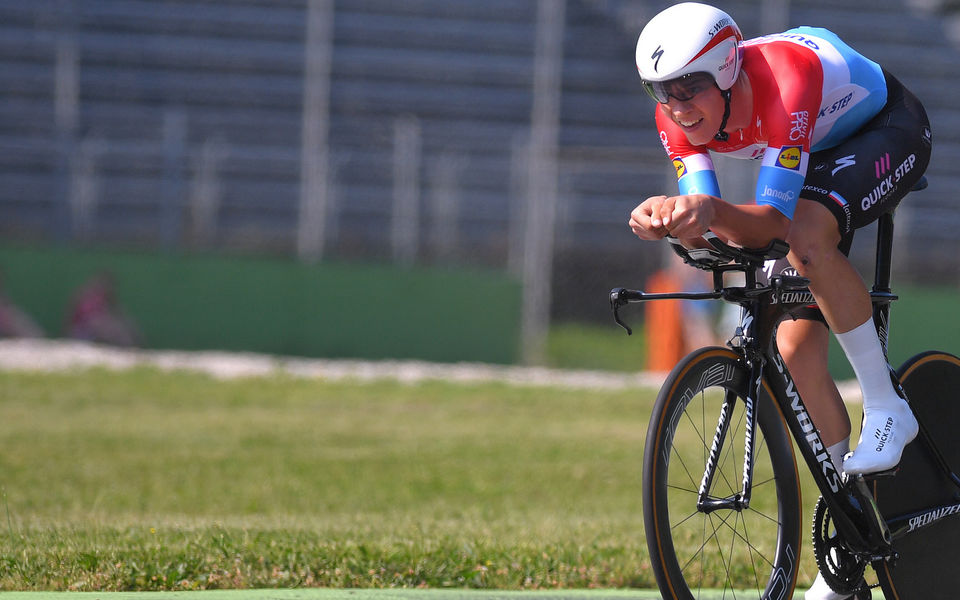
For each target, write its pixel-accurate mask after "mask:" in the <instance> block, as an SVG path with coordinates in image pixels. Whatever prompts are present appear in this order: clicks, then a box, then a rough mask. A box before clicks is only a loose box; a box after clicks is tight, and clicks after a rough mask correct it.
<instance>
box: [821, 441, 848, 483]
mask: <svg viewBox="0 0 960 600" xmlns="http://www.w3.org/2000/svg"><path fill="white" fill-rule="evenodd" d="M849 453H850V436H849V435H848V436H847V437H845V438H843V439H842V440H840V441H839V442H837V443H836V444H834V445H832V446H830V447H828V448H827V454H829V455H830V460H831V461H833V466H835V467H836V468H837V473H839V474H841V475H843V457H845V456H846V455H847V454H849Z"/></svg>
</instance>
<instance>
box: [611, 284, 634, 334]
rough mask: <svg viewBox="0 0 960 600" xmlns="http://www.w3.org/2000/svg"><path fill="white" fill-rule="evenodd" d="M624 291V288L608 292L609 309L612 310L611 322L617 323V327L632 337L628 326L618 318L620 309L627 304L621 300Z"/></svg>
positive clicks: (631, 331)
mask: <svg viewBox="0 0 960 600" xmlns="http://www.w3.org/2000/svg"><path fill="white" fill-rule="evenodd" d="M624 291H625V290H624V288H614V289H612V290H611V291H610V308H611V309H612V310H613V320H614V321H616V322H617V325H619V326H620V327H623V328H624V329H626V330H627V335H633V330H632V329H630V326H629V325H627V324H626V323H624V322H623V320H622V319H621V318H620V307H621V306H625V305H626V304H627V301H626V300H624V299H623V292H624Z"/></svg>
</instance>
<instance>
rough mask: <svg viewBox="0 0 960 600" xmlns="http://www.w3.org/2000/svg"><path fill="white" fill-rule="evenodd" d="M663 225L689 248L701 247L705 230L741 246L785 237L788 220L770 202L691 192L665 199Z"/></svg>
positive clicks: (753, 245) (788, 229) (764, 243)
mask: <svg viewBox="0 0 960 600" xmlns="http://www.w3.org/2000/svg"><path fill="white" fill-rule="evenodd" d="M661 216H662V219H663V221H664V226H665V227H666V229H667V230H668V231H670V233H671V234H673V235H675V236H676V237H678V238H680V240H681V241H682V242H683V243H684V245H685V246H687V247H689V248H695V247H702V246H703V239H702V238H701V237H700V236H701V235H703V233H705V232H706V230H707V229H709V230H711V231H713V232H714V233H716V234H717V235H719V236H720V237H721V238H723V239H725V240H728V241H732V242H734V243H736V244H738V245H740V246H745V247H748V248H758V247H761V246H765V245H767V244H768V243H770V241H772V240H773V239H781V240H782V239H786V237H787V233H788V232H789V231H790V219H788V218H787V217H786V216H785V215H784V214H783V213H782V212H781V211H780V210H778V209H777V208H775V207H773V206H770V205H763V204H749V205H738V204H730V203H729V202H726V201H724V200H722V199H720V198H717V197H716V196H710V195H707V194H694V195H684V196H674V197H672V198H666V199H665V200H664V203H663V208H662V210H661Z"/></svg>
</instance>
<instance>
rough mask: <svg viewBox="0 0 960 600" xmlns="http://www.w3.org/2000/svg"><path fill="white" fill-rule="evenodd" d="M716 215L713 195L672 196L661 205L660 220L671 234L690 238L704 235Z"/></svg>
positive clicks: (681, 237)
mask: <svg viewBox="0 0 960 600" xmlns="http://www.w3.org/2000/svg"><path fill="white" fill-rule="evenodd" d="M715 216H716V208H715V207H714V205H713V202H712V197H711V196H708V195H706V194H692V195H689V196H672V197H670V198H667V199H666V200H664V202H663V204H661V206H660V221H662V223H663V226H664V227H666V229H667V231H669V232H670V235H672V236H674V237H677V238H680V239H689V238H697V237H700V236H702V235H703V234H704V233H706V232H707V230H708V229H710V224H711V223H713V219H714V217H715Z"/></svg>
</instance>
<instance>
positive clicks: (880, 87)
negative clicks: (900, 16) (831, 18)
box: [656, 27, 887, 218]
mask: <svg viewBox="0 0 960 600" xmlns="http://www.w3.org/2000/svg"><path fill="white" fill-rule="evenodd" d="M743 52H744V57H743V70H744V71H745V72H746V75H747V77H749V79H750V85H751V88H752V91H753V115H751V119H750V124H749V125H748V126H747V127H746V128H744V129H739V130H736V131H728V133H729V139H728V140H727V141H726V142H719V141H716V140H713V141H711V142H710V143H709V144H707V145H705V146H693V145H691V144H690V143H689V142H688V141H687V138H686V136H685V135H684V133H683V131H682V130H681V129H680V127H679V126H678V125H677V124H676V123H674V122H673V121H672V120H671V119H670V118H669V117H668V116H666V115H663V114H662V112H661V111H660V110H657V111H656V115H657V117H656V118H657V127H658V129H659V131H660V140H661V142H663V147H664V149H665V150H666V151H667V154H668V155H669V156H670V159H671V160H672V161H673V164H674V167H675V168H676V170H677V177H678V180H679V184H680V193H681V194H692V193H705V194H710V195H713V196H718V197H720V188H719V185H718V183H717V178H716V173H715V172H714V169H713V161H712V160H711V159H710V151H713V152H720V153H723V154H726V155H729V156H733V157H736V158H746V159H761V160H763V164H762V166H761V168H760V175H759V177H758V179H757V187H756V194H755V200H756V202H757V204H768V205H771V206H774V207H776V208H777V209H778V210H779V211H780V212H782V213H783V214H784V215H786V216H787V217H790V218H792V217H793V211H794V208H795V207H796V203H797V200H798V199H799V196H800V189H801V188H802V187H803V180H804V178H805V176H806V172H807V160H808V158H807V157H808V156H809V154H810V153H811V152H816V151H818V150H822V149H825V148H830V147H832V146H835V145H837V144H839V143H840V142H842V141H844V140H846V139H847V138H849V137H850V136H851V135H852V134H853V133H854V132H856V131H857V130H858V129H859V128H860V127H861V126H862V125H863V124H864V123H866V122H867V121H869V120H870V119H871V118H872V117H873V116H874V115H876V114H877V113H878V112H879V111H880V109H881V108H882V107H883V106H884V104H885V103H886V100H887V87H886V81H885V78H884V75H883V71H882V70H881V68H880V66H879V65H878V64H876V63H875V62H873V61H870V60H868V59H866V58H864V57H863V56H861V55H860V54H858V53H857V52H855V51H854V50H853V49H852V48H850V47H849V46H847V45H846V44H845V43H843V42H842V41H841V40H840V39H839V38H838V37H837V36H836V35H835V34H833V33H831V32H830V31H827V30H826V29H816V28H810V27H800V28H796V29H791V30H789V31H786V32H784V33H778V34H773V35H768V36H764V37H761V38H756V39H752V40H748V41H746V42H744V48H743Z"/></svg>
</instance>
